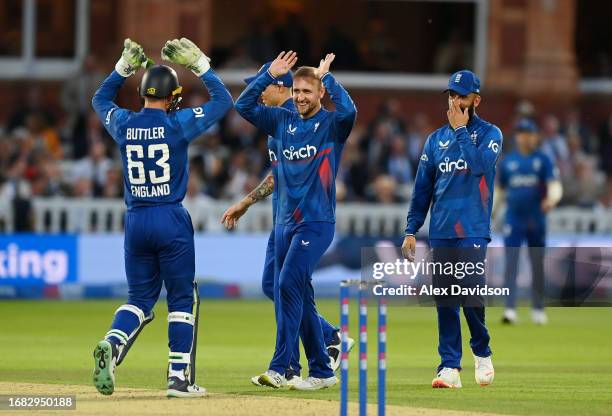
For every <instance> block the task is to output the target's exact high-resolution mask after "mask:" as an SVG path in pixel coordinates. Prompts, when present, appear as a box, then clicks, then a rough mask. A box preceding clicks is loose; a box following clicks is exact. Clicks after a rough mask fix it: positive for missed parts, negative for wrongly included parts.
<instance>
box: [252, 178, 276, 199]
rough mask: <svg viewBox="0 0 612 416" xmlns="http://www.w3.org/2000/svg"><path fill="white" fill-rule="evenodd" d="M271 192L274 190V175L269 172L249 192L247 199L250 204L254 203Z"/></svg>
mask: <svg viewBox="0 0 612 416" xmlns="http://www.w3.org/2000/svg"><path fill="white" fill-rule="evenodd" d="M272 192H274V176H272V174H271V173H270V174H268V176H266V177H265V178H264V180H263V181H261V183H260V184H259V185H257V188H255V189H253V190H252V191H251V193H249V194H248V195H247V199H249V200H250V202H251V203H252V204H255V203H257V202H259V201H261V200H262V199H264V198H265V197H267V196H268V195H270V194H271V193H272Z"/></svg>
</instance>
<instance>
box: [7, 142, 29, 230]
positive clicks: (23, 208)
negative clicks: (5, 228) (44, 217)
mask: <svg viewBox="0 0 612 416" xmlns="http://www.w3.org/2000/svg"><path fill="white" fill-rule="evenodd" d="M8 165H9V168H8V171H7V172H6V180H5V182H4V183H3V184H2V186H1V187H0V201H2V202H9V201H10V202H9V203H10V204H11V206H12V208H13V212H14V217H13V218H14V224H13V229H14V231H17V232H19V231H31V230H32V221H31V219H32V218H31V210H32V204H31V202H30V198H31V196H32V187H31V185H30V183H29V182H28V181H27V180H26V179H25V171H26V168H27V166H28V165H27V161H26V158H25V157H24V156H22V155H17V154H15V155H13V156H12V157H11V160H10V161H9V164H8Z"/></svg>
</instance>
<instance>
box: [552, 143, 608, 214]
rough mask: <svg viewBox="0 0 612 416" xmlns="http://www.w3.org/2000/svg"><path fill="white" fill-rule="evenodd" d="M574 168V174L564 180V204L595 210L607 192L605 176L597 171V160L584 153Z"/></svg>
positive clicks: (575, 161) (579, 155) (577, 157)
mask: <svg viewBox="0 0 612 416" xmlns="http://www.w3.org/2000/svg"><path fill="white" fill-rule="evenodd" d="M573 168H574V172H573V174H572V175H569V176H567V177H565V178H564V180H563V200H562V202H563V203H564V204H565V205H578V206H580V207H583V208H593V207H594V206H595V205H596V204H597V202H598V200H599V197H600V196H601V195H602V191H603V190H605V187H606V179H605V175H604V174H603V173H601V172H599V171H597V162H596V160H595V158H594V157H593V156H588V155H585V154H584V153H582V152H580V153H579V154H578V155H577V156H576V158H575V160H574V165H573Z"/></svg>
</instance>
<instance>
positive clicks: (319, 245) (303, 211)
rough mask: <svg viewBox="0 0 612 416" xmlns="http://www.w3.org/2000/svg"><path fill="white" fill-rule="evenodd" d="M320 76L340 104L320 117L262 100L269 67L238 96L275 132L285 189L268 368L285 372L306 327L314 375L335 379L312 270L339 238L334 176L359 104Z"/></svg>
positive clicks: (248, 114) (245, 110)
mask: <svg viewBox="0 0 612 416" xmlns="http://www.w3.org/2000/svg"><path fill="white" fill-rule="evenodd" d="M321 81H322V83H323V85H324V86H325V88H326V90H327V91H328V92H329V94H330V97H331V99H332V101H333V102H334V104H335V106H336V111H327V110H325V109H323V108H321V110H320V111H318V112H317V113H316V114H315V115H314V116H313V117H311V118H308V119H302V118H301V117H300V115H299V114H298V113H297V112H295V111H290V110H287V109H285V108H280V107H266V106H263V105H260V104H258V99H259V97H260V95H261V93H262V91H263V90H264V89H265V88H266V87H267V86H268V85H270V84H273V83H275V82H276V79H275V78H274V77H273V76H272V75H271V74H270V73H269V71H262V72H261V73H260V74H259V75H258V76H257V78H256V79H254V80H253V81H252V82H251V83H250V84H249V85H248V86H247V88H246V89H245V90H244V91H243V93H242V94H241V95H240V97H239V98H238V100H237V101H236V110H237V111H238V112H239V113H240V115H242V116H243V117H244V118H245V119H246V120H248V121H250V122H251V123H252V124H254V125H255V126H257V127H258V128H259V129H260V130H262V131H263V132H264V133H266V134H268V135H269V136H272V137H274V139H275V141H272V142H271V143H272V148H271V149H269V153H270V159H271V161H272V165H273V167H274V168H275V169H276V171H275V192H276V193H278V202H277V208H276V216H275V236H274V243H275V244H274V245H275V246H274V252H275V256H276V260H275V282H274V283H275V284H274V292H275V293H274V298H275V300H276V299H278V302H277V303H278V305H277V308H278V312H277V337H276V339H277V343H276V348H275V353H274V356H273V358H272V361H271V363H270V366H269V369H270V370H273V371H276V372H277V373H280V374H283V373H284V372H285V369H286V368H287V367H288V366H289V364H290V361H291V356H292V353H293V351H294V349H295V344H296V342H297V336H298V333H300V334H301V336H302V340H303V342H304V348H305V351H306V355H307V357H308V360H309V367H310V375H311V376H313V377H320V378H328V377H332V376H333V372H332V370H331V368H330V366H329V361H328V360H329V358H328V355H327V352H326V350H325V342H324V340H323V331H322V328H321V320H320V317H319V314H318V312H317V310H316V306H315V302H314V292H313V289H312V283H311V276H312V272H313V271H314V267H315V266H316V264H317V263H318V261H319V259H320V258H321V256H322V255H323V253H324V252H325V250H326V249H327V247H328V246H329V245H330V243H331V241H332V239H333V235H334V228H335V227H334V223H335V206H336V195H335V192H336V189H335V178H336V174H337V171H338V166H339V162H340V158H341V154H342V149H343V147H344V143H345V141H346V139H347V138H348V135H349V133H350V131H351V129H352V127H353V124H354V122H355V117H356V108H355V105H354V103H353V101H352V100H351V98H350V96H349V95H348V93H347V92H346V91H345V90H344V88H342V87H341V86H340V84H339V83H338V82H337V81H336V80H335V79H334V77H333V75H331V74H330V73H327V74H325V75H324V76H323V77H322V78H321ZM269 143H270V142H269ZM274 143H275V144H276V145H274Z"/></svg>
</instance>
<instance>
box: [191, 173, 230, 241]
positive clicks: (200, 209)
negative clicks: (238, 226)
mask: <svg viewBox="0 0 612 416" xmlns="http://www.w3.org/2000/svg"><path fill="white" fill-rule="evenodd" d="M202 189H203V184H202V178H201V177H200V175H199V174H197V173H195V172H191V173H190V174H189V181H188V182H187V192H186V193H185V199H184V201H183V204H184V205H185V206H186V207H187V209H188V210H189V213H190V215H191V222H192V223H193V226H194V228H197V226H198V224H201V223H203V222H204V218H206V213H207V212H208V211H210V209H211V206H212V204H213V203H214V199H212V198H211V197H210V196H208V195H206V194H205V193H203V192H202ZM211 226H212V227H213V229H215V230H220V229H222V228H223V227H222V226H221V225H220V224H217V221H214V224H206V229H207V230H208V231H210V227H211Z"/></svg>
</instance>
